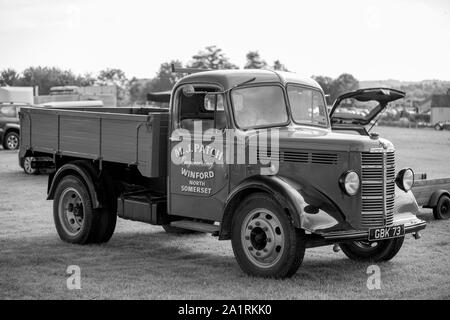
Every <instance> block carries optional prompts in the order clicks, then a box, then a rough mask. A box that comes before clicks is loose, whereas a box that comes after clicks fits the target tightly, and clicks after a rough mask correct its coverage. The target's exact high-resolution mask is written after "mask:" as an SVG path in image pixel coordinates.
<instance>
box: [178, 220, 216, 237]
mask: <svg viewBox="0 0 450 320" xmlns="http://www.w3.org/2000/svg"><path fill="white" fill-rule="evenodd" d="M170 225H171V226H172V227H177V228H182V229H187V230H193V231H198V232H204V233H212V234H213V235H216V234H218V233H219V226H216V225H214V224H209V223H203V222H196V221H191V220H178V221H172V222H171V223H170Z"/></svg>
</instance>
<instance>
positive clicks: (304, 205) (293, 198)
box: [219, 175, 345, 240]
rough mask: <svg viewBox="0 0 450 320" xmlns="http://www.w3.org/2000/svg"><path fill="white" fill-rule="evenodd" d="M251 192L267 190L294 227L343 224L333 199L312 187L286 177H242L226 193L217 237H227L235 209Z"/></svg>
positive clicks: (314, 229) (342, 216)
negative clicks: (242, 178)
mask: <svg viewBox="0 0 450 320" xmlns="http://www.w3.org/2000/svg"><path fill="white" fill-rule="evenodd" d="M254 192H266V193H268V194H269V195H270V196H272V197H273V198H274V199H275V200H276V201H277V202H278V203H279V204H280V205H281V206H282V207H283V208H284V209H285V210H286V212H287V214H288V215H289V217H290V219H291V220H292V223H293V225H294V226H295V227H297V228H302V229H305V230H309V231H316V230H319V229H320V230H321V229H330V228H333V227H335V226H336V225H340V224H342V223H345V221H344V215H343V214H342V213H341V212H340V210H339V209H338V208H337V206H336V205H335V204H334V203H333V201H331V199H329V198H328V197H327V196H326V195H324V194H322V193H321V192H320V191H319V190H317V189H316V188H314V187H313V186H311V185H309V184H307V183H305V182H303V183H300V182H296V181H292V180H290V179H289V178H286V177H281V176H262V175H258V176H252V177H249V178H247V179H245V180H243V181H242V182H241V183H240V184H239V185H238V186H237V187H235V188H234V189H233V191H232V192H231V193H230V195H229V196H228V198H227V200H226V203H225V208H224V211H223V218H222V223H221V232H220V237H219V239H221V240H224V239H229V237H230V231H231V222H232V218H233V214H234V212H235V211H236V209H237V207H238V205H239V203H240V202H241V201H242V200H243V199H244V198H245V197H246V196H248V195H249V194H251V193H254ZM319 208H320V209H319Z"/></svg>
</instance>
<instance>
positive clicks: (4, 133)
mask: <svg viewBox="0 0 450 320" xmlns="http://www.w3.org/2000/svg"><path fill="white" fill-rule="evenodd" d="M21 106H24V105H21V104H16V103H1V104H0V143H1V144H2V145H3V148H4V149H6V150H15V149H18V148H19V142H20V136H19V135H20V129H19V110H20V107H21Z"/></svg>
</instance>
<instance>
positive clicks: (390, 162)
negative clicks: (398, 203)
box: [361, 152, 395, 228]
mask: <svg viewBox="0 0 450 320" xmlns="http://www.w3.org/2000/svg"><path fill="white" fill-rule="evenodd" d="M361 181H362V187H361V196H362V210H361V214H362V218H361V224H362V227H363V228H376V227H383V226H390V225H392V224H393V222H394V198H395V155H394V152H383V153H371V152H363V153H362V154H361Z"/></svg>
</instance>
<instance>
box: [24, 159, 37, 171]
mask: <svg viewBox="0 0 450 320" xmlns="http://www.w3.org/2000/svg"><path fill="white" fill-rule="evenodd" d="M33 160H34V158H33V157H25V158H23V160H22V161H23V162H22V167H23V171H24V172H25V173H26V174H38V173H39V170H38V169H35V168H32V167H31V162H33Z"/></svg>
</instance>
